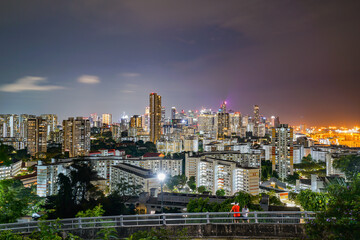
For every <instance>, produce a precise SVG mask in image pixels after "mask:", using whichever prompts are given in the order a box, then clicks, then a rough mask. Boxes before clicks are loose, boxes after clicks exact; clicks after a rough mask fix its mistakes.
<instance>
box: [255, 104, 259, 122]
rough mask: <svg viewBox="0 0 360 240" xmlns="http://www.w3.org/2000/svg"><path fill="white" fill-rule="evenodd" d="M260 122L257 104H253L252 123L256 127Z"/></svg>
mask: <svg viewBox="0 0 360 240" xmlns="http://www.w3.org/2000/svg"><path fill="white" fill-rule="evenodd" d="M259 123H260V113H259V106H258V105H254V124H255V127H257V126H258V125H259Z"/></svg>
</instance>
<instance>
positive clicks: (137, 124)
mask: <svg viewBox="0 0 360 240" xmlns="http://www.w3.org/2000/svg"><path fill="white" fill-rule="evenodd" d="M141 131H142V117H141V116H139V115H134V116H132V117H131V118H130V127H129V133H128V134H129V136H132V137H135V136H137V134H138V132H141Z"/></svg>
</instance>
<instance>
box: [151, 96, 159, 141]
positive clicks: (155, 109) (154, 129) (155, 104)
mask: <svg viewBox="0 0 360 240" xmlns="http://www.w3.org/2000/svg"><path fill="white" fill-rule="evenodd" d="M160 135H161V96H160V95H157V94H156V93H150V141H151V142H153V143H156V141H157V140H159V139H160Z"/></svg>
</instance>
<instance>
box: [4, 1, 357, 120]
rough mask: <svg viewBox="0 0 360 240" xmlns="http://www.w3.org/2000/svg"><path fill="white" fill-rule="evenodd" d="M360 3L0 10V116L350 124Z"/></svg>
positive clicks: (71, 5)
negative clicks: (156, 112) (159, 103)
mask: <svg viewBox="0 0 360 240" xmlns="http://www.w3.org/2000/svg"><path fill="white" fill-rule="evenodd" d="M359 12H360V1H340V0H339V1H328V0H327V1H321V0H319V1H296V0H288V1H282V0H276V1H267V0H262V1H257V0H251V1H242V0H236V1H230V0H228V1H220V0H218V1H210V0H207V1H201V0H197V1H186V0H181V1H171V0H167V1H155V0H144V1H137V0H132V1H120V0H116V1H115V0H107V1H100V0H84V1H81V0H78V1H64V0H62V1H56V0H52V1H48V0H44V1H38V0H31V1H28V0H24V1H17V0H3V1H1V2H0V31H1V32H0V33H1V34H0V113H33V114H41V113H56V114H58V115H59V116H60V118H65V117H68V116H88V115H89V114H90V113H93V112H97V113H104V112H109V113H112V114H113V118H114V119H115V120H116V119H118V118H119V117H120V115H121V114H122V112H126V113H127V114H129V115H132V114H142V113H143V112H144V108H145V106H146V105H148V101H149V100H148V98H149V93H150V92H157V93H159V94H160V95H161V96H162V97H163V105H164V106H165V107H167V109H169V108H171V107H172V106H175V107H177V109H179V110H181V109H185V110H188V109H200V108H201V107H207V108H212V109H216V108H218V107H219V105H220V104H221V101H222V100H227V101H228V102H229V108H231V109H233V110H236V111H241V112H242V113H244V114H250V113H251V109H252V105H254V104H258V105H259V106H260V111H261V113H262V114H264V115H266V116H270V115H278V116H280V119H281V121H282V122H288V123H291V124H298V123H307V124H312V125H320V124H339V125H340V124H342V125H348V126H353V125H355V124H358V125H360V123H359V122H360V66H359V59H360V30H359V29H360V14H359Z"/></svg>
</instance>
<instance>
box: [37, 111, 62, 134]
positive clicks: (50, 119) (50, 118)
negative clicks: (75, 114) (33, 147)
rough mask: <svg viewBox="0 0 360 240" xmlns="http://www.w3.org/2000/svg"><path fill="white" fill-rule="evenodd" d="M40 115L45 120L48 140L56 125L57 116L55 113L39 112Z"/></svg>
mask: <svg viewBox="0 0 360 240" xmlns="http://www.w3.org/2000/svg"><path fill="white" fill-rule="evenodd" d="M41 117H42V118H43V119H45V120H46V122H47V139H48V140H50V134H51V133H52V132H55V130H56V126H57V125H58V117H57V115H56V114H41Z"/></svg>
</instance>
